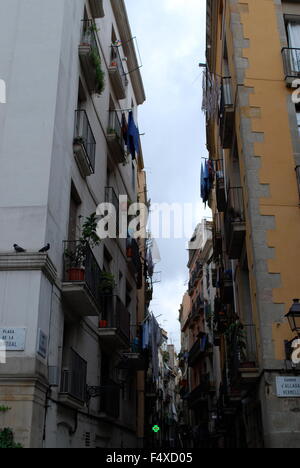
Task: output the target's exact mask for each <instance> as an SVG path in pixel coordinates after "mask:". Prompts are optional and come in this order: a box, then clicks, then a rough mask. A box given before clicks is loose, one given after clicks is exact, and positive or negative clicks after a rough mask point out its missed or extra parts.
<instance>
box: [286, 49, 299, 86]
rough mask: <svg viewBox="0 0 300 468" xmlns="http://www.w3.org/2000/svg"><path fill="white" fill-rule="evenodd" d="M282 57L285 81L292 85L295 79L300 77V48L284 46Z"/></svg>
mask: <svg viewBox="0 0 300 468" xmlns="http://www.w3.org/2000/svg"><path fill="white" fill-rule="evenodd" d="M282 59H283V67H284V74H285V81H286V84H287V86H289V87H291V86H292V84H293V81H294V80H296V79H297V78H298V79H299V78H300V49H292V48H288V47H285V48H283V49H282Z"/></svg>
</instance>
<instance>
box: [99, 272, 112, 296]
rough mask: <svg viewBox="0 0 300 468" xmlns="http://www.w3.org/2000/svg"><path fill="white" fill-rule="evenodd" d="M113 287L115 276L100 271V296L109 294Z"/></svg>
mask: <svg viewBox="0 0 300 468" xmlns="http://www.w3.org/2000/svg"><path fill="white" fill-rule="evenodd" d="M114 288H115V277H114V275H113V274H111V273H107V272H106V271H102V273H101V280H100V293H101V295H102V296H111V295H112V293H113V290H114Z"/></svg>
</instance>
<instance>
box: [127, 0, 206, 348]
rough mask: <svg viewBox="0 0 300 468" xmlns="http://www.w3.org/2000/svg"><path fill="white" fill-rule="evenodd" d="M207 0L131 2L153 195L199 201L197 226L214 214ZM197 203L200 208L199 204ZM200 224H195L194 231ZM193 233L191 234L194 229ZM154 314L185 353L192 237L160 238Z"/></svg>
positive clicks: (142, 123) (142, 128) (158, 200)
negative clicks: (205, 170) (206, 105)
mask: <svg viewBox="0 0 300 468" xmlns="http://www.w3.org/2000/svg"><path fill="white" fill-rule="evenodd" d="M205 4H206V2H205V1H204V0H151V1H150V2H149V0H126V5H127V9H128V15H129V20H130V23H131V28H132V33H133V35H134V36H137V40H138V45H139V49H140V53H141V57H142V62H143V67H142V69H141V72H142V76H143V80H144V85H145V90H146V95H147V101H146V103H145V104H144V105H143V106H142V107H141V108H140V110H139V127H140V132H141V133H144V132H145V133H146V135H145V136H144V137H142V144H143V153H144V159H145V166H146V171H147V176H148V188H149V195H150V198H151V199H152V202H153V203H163V202H167V203H175V202H176V203H193V204H194V205H195V208H194V212H195V224H196V222H199V221H200V220H201V219H202V217H203V216H206V217H209V216H210V213H209V212H208V211H206V212H205V211H204V206H203V205H201V204H199V202H200V164H201V157H206V156H207V151H206V146H205V120H204V116H203V114H202V112H201V102H202V75H201V69H200V68H199V62H204V61H205V23H206V11H205ZM197 204H198V207H197ZM194 227H195V226H194ZM190 234H191V235H192V231H191V232H190ZM158 246H159V249H160V254H161V257H162V261H161V263H160V264H159V265H157V268H156V270H157V271H161V272H162V276H161V279H162V282H161V283H160V284H159V285H157V286H156V287H155V292H154V300H153V302H152V306H151V307H152V310H153V312H154V314H155V315H156V316H159V315H160V314H162V316H161V317H159V319H158V321H159V322H160V324H161V325H162V326H163V327H164V328H165V329H166V330H167V331H168V332H169V338H170V341H172V342H173V343H174V344H175V345H176V347H177V349H178V350H179V349H180V327H179V322H178V310H179V307H180V304H181V301H182V296H183V294H184V292H185V291H186V289H187V281H188V270H187V267H186V265H187V259H188V256H187V251H186V239H180V240H162V239H158Z"/></svg>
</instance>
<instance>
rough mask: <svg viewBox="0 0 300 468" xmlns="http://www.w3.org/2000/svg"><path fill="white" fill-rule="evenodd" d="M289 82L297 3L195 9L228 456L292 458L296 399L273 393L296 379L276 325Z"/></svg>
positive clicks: (295, 122)
mask: <svg viewBox="0 0 300 468" xmlns="http://www.w3.org/2000/svg"><path fill="white" fill-rule="evenodd" d="M297 78H300V2H299V1H289V2H285V1H281V0H259V1H258V0H248V1H243V2H239V1H238V0H227V1H225V0H208V1H207V69H206V80H205V96H204V106H203V107H204V110H205V112H206V116H207V146H208V150H209V158H210V160H212V161H213V167H214V177H215V181H214V185H213V189H212V191H211V193H210V206H211V208H212V210H213V213H214V225H215V229H214V246H215V256H216V258H217V260H218V264H219V271H220V283H219V286H220V288H219V289H220V292H219V298H220V301H222V297H223V295H224V294H223V295H222V291H223V293H224V287H225V285H226V272H227V287H228V271H230V272H231V275H232V289H233V299H232V303H231V304H223V306H222V307H221V309H222V310H221V309H220V310H221V312H220V317H217V318H216V322H218V318H219V319H220V320H219V322H218V323H219V324H220V323H221V322H222V314H225V316H226V319H225V326H223V328H222V327H221V326H220V327H219V329H218V325H217V329H218V330H217V331H218V332H220V333H221V335H222V336H223V337H224V336H226V340H227V345H226V344H224V345H223V348H222V349H223V367H224V368H223V369H222V371H224V370H225V365H226V362H227V364H228V361H230V358H228V336H229V335H230V333H232V332H234V333H235V335H234V339H235V343H236V341H238V340H239V338H238V337H239V336H240V335H239V332H236V328H235V327H236V325H237V324H241V330H242V332H241V334H242V335H243V339H242V341H243V344H240V348H239V347H236V348H235V350H234V351H233V358H232V360H233V361H235V365H236V373H235V374H234V378H232V380H231V381H230V375H233V374H231V373H230V372H229V381H227V382H225V384H226V385H227V387H228V388H229V390H228V391H227V397H228V401H229V403H228V405H229V406H230V401H233V400H234V398H233V395H235V397H236V398H235V403H231V407H232V408H233V411H236V413H238V412H240V422H239V423H237V426H236V431H237V432H239V430H240V429H241V426H240V425H242V427H243V431H244V432H245V435H244V436H243V441H240V445H245V446H250V447H261V446H266V447H276V448H281V447H285V448H288V447H299V446H300V422H299V414H298V413H299V411H300V400H299V397H298V396H300V393H299V395H298V392H297V391H296V390H295V391H293V392H292V394H291V395H292V397H286V396H284V395H282V394H281V391H280V388H281V389H282V388H283V387H284V386H285V387H284V388H289V385H295V388H296V387H297V385H298V384H299V377H298V376H299V375H300V372H299V370H298V369H297V366H295V365H292V362H291V360H290V358H289V356H288V355H287V352H286V349H287V346H286V342H289V341H291V340H292V339H293V338H295V334H293V333H292V332H291V329H290V327H289V324H288V321H287V319H286V318H285V316H286V314H287V313H288V311H289V309H290V307H291V305H292V303H293V299H294V298H298V297H300V274H299V265H300V210H299V180H300V179H299V177H298V175H299V165H300V132H299V125H300V118H299V116H300V113H299V107H298V105H297V102H296V101H295V98H297V90H296V88H294V87H293V86H297V82H295V83H294V80H296V79H297ZM299 84H300V81H299V83H298V85H299ZM295 91H296V92H295ZM224 275H225V276H224ZM224 277H225V280H224ZM222 278H223V280H222ZM225 302H226V301H225ZM225 306H226V307H225ZM226 320H227V322H226ZM228 330H229V331H228ZM234 330H235V331H234ZM226 340H223V343H226ZM226 346H227V348H226ZM247 353H249V356H250V355H251V357H249V358H247V356H246V354H247ZM241 355H243V357H244V359H242V358H241ZM254 355H255V357H254ZM229 356H230V353H229ZM237 361H238V362H237ZM241 361H243V363H241ZM229 367H230V366H229ZM227 375H228V374H227ZM291 379H292V380H291ZM223 383H224V382H223ZM237 402H238V403H237ZM247 405H248V406H247ZM250 426H252V427H254V429H252V431H251V428H250ZM233 438H234V437H233ZM231 443H233V442H231ZM228 444H229V445H230V442H228Z"/></svg>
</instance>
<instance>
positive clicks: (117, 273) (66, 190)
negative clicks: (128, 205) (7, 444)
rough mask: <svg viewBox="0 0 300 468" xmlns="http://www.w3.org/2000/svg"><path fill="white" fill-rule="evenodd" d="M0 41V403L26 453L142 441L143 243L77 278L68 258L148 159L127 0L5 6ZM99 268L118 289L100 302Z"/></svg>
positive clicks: (9, 0) (132, 186)
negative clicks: (133, 139)
mask: <svg viewBox="0 0 300 468" xmlns="http://www.w3.org/2000/svg"><path fill="white" fill-rule="evenodd" d="M0 43H1V51H0V71H1V76H0V78H1V79H2V80H4V81H5V83H6V104H0V168H1V170H0V225H1V234H0V335H1V334H2V336H0V339H2V338H4V339H5V341H6V344H7V352H6V364H1V363H0V406H1V405H4V406H7V407H9V408H11V409H10V410H9V411H7V412H6V413H5V414H0V418H1V419H0V428H1V427H11V428H12V430H13V432H14V434H15V438H16V440H17V442H19V443H21V444H22V445H23V446H24V447H31V448H41V447H44V448H55V447H62V448H84V447H86V448H105V447H108V448H110V447H124V448H131V447H135V446H137V445H138V441H137V436H136V416H135V415H136V398H137V395H136V372H135V371H134V370H131V369H130V366H129V367H128V368H126V369H121V368H120V367H122V366H120V361H122V353H123V352H124V351H127V352H128V351H130V347H131V343H132V342H133V341H134V340H135V339H136V338H137V336H138V324H137V320H136V316H137V308H138V307H139V304H138V299H137V288H138V287H139V282H140V280H141V279H140V277H141V264H140V261H139V255H138V252H137V251H136V244H135V243H134V244H133V246H131V247H130V249H128V244H127V241H126V239H116V240H115V239H107V240H105V241H102V242H101V243H100V244H99V245H97V246H95V248H93V249H92V248H90V247H86V249H85V250H84V252H83V253H82V252H81V253H82V255H83V259H81V261H82V265H83V268H81V273H80V272H78V268H77V273H76V271H73V270H74V266H75V267H76V265H75V264H74V263H72V261H73V260H74V256H73V257H72V255H73V254H74V252H75V254H76V253H78V250H76V247H77V246H78V241H79V240H80V238H81V236H82V229H83V225H84V223H85V222H86V220H87V218H88V217H89V216H90V215H91V214H92V213H95V212H96V209H97V206H98V205H99V204H100V203H102V202H105V201H110V202H113V203H114V204H116V206H117V201H116V200H117V198H118V196H119V195H120V194H121V195H127V196H128V199H129V200H131V201H136V200H137V198H138V193H137V192H138V189H137V171H138V164H139V167H142V154H141V150H140V151H137V152H136V154H135V157H132V156H131V155H130V154H129V153H128V152H127V150H126V148H125V145H124V139H123V131H124V119H125V120H126V122H128V117H129V111H130V110H132V116H133V119H134V121H135V123H136V124H137V108H138V106H139V105H140V104H142V103H143V102H144V101H145V93H144V88H143V83H142V79H141V74H140V71H139V68H138V67H139V63H138V60H137V56H136V53H135V48H134V42H133V40H132V34H131V30H130V26H129V23H128V18H127V14H126V9H125V4H124V1H123V0H86V1H85V0H52V1H51V2H43V1H40V0H26V2H24V0H2V1H1V2H0ZM112 45H113V47H112ZM99 59H100V61H99ZM99 67H100V68H99ZM103 77H104V89H103V90H102V89H101V80H102V78H103ZM100 92H101V94H100ZM122 109H123V110H124V112H122ZM122 118H123V124H122ZM122 125H123V127H122ZM48 243H49V244H50V246H51V247H50V250H49V251H48V252H45V253H40V252H39V250H40V249H41V247H43V246H44V245H47V244H48ZM13 244H18V245H19V246H22V247H23V248H24V249H26V252H24V253H16V252H15V251H14V248H13ZM79 245H80V243H79ZM70 252H71V254H70ZM75 256H76V255H75ZM77 266H78V265H77ZM75 270H76V268H75ZM103 271H104V272H105V273H106V274H107V275H110V277H111V278H113V282H114V286H115V287H114V291H113V293H110V294H109V298H107V297H106V298H105V299H103V294H101V288H100V286H101V285H100V277H101V275H102V272H103ZM76 274H77V275H78V274H79V276H76ZM80 275H81V276H80ZM9 346H10V347H9ZM87 389H88V391H87Z"/></svg>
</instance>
